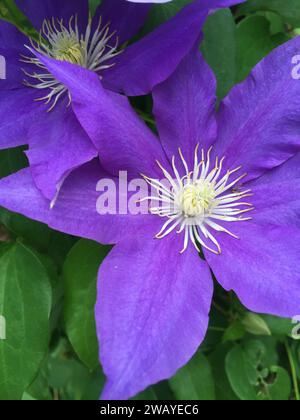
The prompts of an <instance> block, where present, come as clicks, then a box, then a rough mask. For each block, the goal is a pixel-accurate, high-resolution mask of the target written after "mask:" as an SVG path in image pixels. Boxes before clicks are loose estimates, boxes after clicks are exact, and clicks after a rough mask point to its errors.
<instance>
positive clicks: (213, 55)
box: [201, 9, 237, 99]
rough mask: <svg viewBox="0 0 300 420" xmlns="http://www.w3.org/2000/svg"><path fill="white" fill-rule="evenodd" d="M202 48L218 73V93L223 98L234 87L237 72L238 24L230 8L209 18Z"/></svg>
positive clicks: (205, 27) (211, 65)
mask: <svg viewBox="0 0 300 420" xmlns="http://www.w3.org/2000/svg"><path fill="white" fill-rule="evenodd" d="M201 49H202V52H203V55H204V58H205V59H206V61H207V63H208V64H209V65H210V67H211V68H212V70H213V71H214V73H215V75H216V78H217V81H218V90H217V95H218V98H219V99H222V98H224V97H225V96H226V95H227V93H228V92H229V90H230V89H231V88H232V87H233V85H234V83H235V80H236V74H237V66H236V25H235V21H234V18H233V16H232V13H231V10H230V9H223V10H219V11H217V12H216V13H214V14H212V15H210V16H209V17H208V18H207V21H206V23H205V26H204V40H203V43H202V47H201Z"/></svg>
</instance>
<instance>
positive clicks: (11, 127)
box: [0, 81, 43, 149]
mask: <svg viewBox="0 0 300 420" xmlns="http://www.w3.org/2000/svg"><path fill="white" fill-rule="evenodd" d="M0 83H1V81H0ZM35 97H36V92H33V91H30V90H29V89H28V88H25V87H24V88H21V89H13V90H7V91H4V92H2V93H1V97H0V121H1V124H0V149H7V148H10V147H16V146H21V145H23V144H28V141H29V130H30V127H33V126H34V125H35V124H36V122H37V121H40V119H41V113H42V111H43V108H42V107H41V106H40V105H39V104H37V103H36V102H34V99H35ZM20 110H22V111H20Z"/></svg>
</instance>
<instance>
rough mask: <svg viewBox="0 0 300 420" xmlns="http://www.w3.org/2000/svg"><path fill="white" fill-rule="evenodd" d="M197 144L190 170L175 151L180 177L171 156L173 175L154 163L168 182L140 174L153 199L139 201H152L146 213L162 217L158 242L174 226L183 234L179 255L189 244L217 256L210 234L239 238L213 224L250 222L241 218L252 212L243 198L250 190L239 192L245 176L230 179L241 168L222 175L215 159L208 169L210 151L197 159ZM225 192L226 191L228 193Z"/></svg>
mask: <svg viewBox="0 0 300 420" xmlns="http://www.w3.org/2000/svg"><path fill="white" fill-rule="evenodd" d="M198 151H199V145H197V147H196V150H195V157H194V165H193V170H192V171H190V170H189V168H188V164H187V162H186V160H185V159H184V156H183V153H182V151H181V150H180V149H179V156H180V160H181V163H182V166H183V176H182V177H181V176H180V171H179V170H178V168H177V167H176V162H175V157H173V158H172V169H173V174H170V173H169V172H168V171H167V170H166V169H165V168H164V167H163V166H162V165H161V164H160V162H158V161H157V164H158V166H159V168H160V169H161V171H162V173H163V175H164V177H165V178H166V180H167V181H168V183H169V188H167V187H166V185H165V183H163V182H160V181H158V180H156V179H152V178H149V177H147V176H145V175H142V176H143V178H144V179H145V180H146V182H147V183H148V184H149V185H150V186H151V187H152V188H153V189H154V190H156V193H157V196H156V197H155V196H154V195H153V194H152V195H151V196H149V197H145V198H144V199H142V200H141V201H145V200H147V201H155V202H157V203H158V204H156V207H150V212H151V213H152V214H156V215H158V216H159V217H162V218H166V219H167V220H166V221H165V223H164V224H163V226H162V228H161V230H160V232H159V233H158V234H157V235H156V237H157V238H158V239H162V238H164V237H166V236H167V235H169V234H170V233H171V232H173V231H174V230H175V229H176V228H177V227H178V226H179V229H178V230H177V231H176V233H177V234H181V233H182V232H184V245H183V249H182V251H181V253H183V252H185V251H186V250H187V248H188V245H189V242H191V243H192V244H193V246H194V247H195V248H196V249H197V250H198V251H200V248H199V246H201V247H203V248H205V249H207V250H208V251H210V252H213V253H214V254H217V255H219V254H221V252H222V250H221V246H220V244H219V242H218V240H217V239H216V237H215V234H214V232H216V233H217V232H222V233H226V234H227V235H229V236H231V237H233V238H235V239H239V237H238V236H237V235H235V234H234V233H232V232H231V231H230V230H228V229H226V228H225V227H224V226H221V225H220V224H219V223H217V221H219V220H220V221H222V222H226V223H228V222H241V221H247V220H251V217H244V214H245V213H247V212H249V211H252V210H254V207H253V206H252V204H251V203H248V202H244V201H243V199H244V198H246V197H251V196H252V195H253V194H252V193H251V190H249V189H248V190H245V191H241V189H240V188H238V187H239V182H240V181H241V180H242V179H243V178H244V177H245V176H246V174H243V175H241V176H239V177H237V178H236V179H235V180H233V181H232V180H231V179H230V178H231V176H232V175H233V174H235V173H236V172H238V171H239V170H240V169H241V167H238V168H236V169H234V170H231V171H227V172H226V173H225V174H224V175H222V169H223V163H224V159H225V158H224V157H223V158H222V159H221V160H219V159H218V158H216V160H215V166H214V167H213V168H211V163H212V159H211V153H212V148H210V149H209V150H208V152H207V154H206V156H205V152H204V150H202V151H201V161H200V163H199V159H198ZM228 190H229V191H228Z"/></svg>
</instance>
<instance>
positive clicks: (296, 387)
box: [285, 340, 300, 401]
mask: <svg viewBox="0 0 300 420" xmlns="http://www.w3.org/2000/svg"><path fill="white" fill-rule="evenodd" d="M285 348H286V352H287V355H288V359H289V363H290V367H291V373H292V378H293V384H294V390H295V396H296V401H300V392H299V385H298V379H297V372H296V366H295V362H294V359H293V355H292V351H291V349H290V346H289V343H288V340H285Z"/></svg>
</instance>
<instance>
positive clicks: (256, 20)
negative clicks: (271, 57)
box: [237, 15, 290, 82]
mask: <svg viewBox="0 0 300 420" xmlns="http://www.w3.org/2000/svg"><path fill="white" fill-rule="evenodd" d="M289 39H290V38H289V37H288V36H287V35H285V34H282V33H279V34H275V35H271V28H270V22H269V21H268V19H266V18H265V17H263V16H257V15H256V16H250V17H248V18H246V19H244V20H242V22H241V23H240V24H239V25H238V27H237V65H238V73H237V82H240V81H242V80H243V79H244V78H245V77H246V76H247V75H248V74H249V72H250V71H251V70H252V68H253V67H254V66H255V65H256V64H257V63H258V62H259V61H261V60H262V59H263V58H264V57H265V56H266V55H268V54H269V53H270V52H271V51H272V50H273V49H274V48H276V47H278V46H279V45H281V44H283V43H284V42H286V41H288V40H289Z"/></svg>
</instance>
